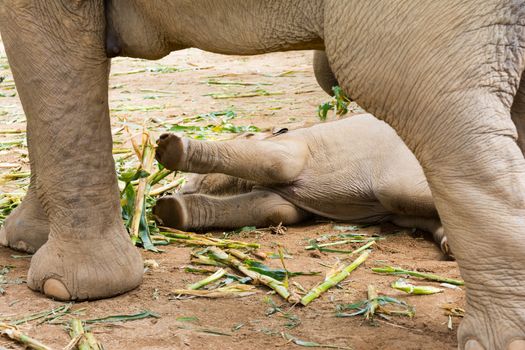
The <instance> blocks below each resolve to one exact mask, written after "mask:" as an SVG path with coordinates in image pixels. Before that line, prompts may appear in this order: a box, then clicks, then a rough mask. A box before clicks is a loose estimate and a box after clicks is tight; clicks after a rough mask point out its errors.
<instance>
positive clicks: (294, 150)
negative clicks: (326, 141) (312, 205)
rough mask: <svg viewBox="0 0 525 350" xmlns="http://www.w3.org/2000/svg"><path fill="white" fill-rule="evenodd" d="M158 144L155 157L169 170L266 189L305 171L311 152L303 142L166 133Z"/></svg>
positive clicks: (288, 181) (283, 182)
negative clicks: (201, 138) (220, 177)
mask: <svg viewBox="0 0 525 350" xmlns="http://www.w3.org/2000/svg"><path fill="white" fill-rule="evenodd" d="M157 144H158V146H157V153H156V158H157V160H158V161H159V162H160V163H161V164H163V165H164V166H165V167H166V168H168V169H171V170H181V171H186V172H192V173H198V174H209V173H222V174H226V175H230V176H235V177H239V178H242V179H245V180H249V181H254V182H256V183H257V184H259V185H266V186H270V185H275V184H287V183H290V182H292V181H293V180H294V179H295V178H296V176H297V175H299V173H300V172H301V171H302V169H303V166H304V163H305V161H306V158H307V152H308V149H307V147H306V145H305V144H304V143H303V142H301V141H300V140H293V141H291V140H279V141H276V140H275V139H272V140H246V139H233V140H229V141H222V142H213V141H199V140H193V139H187V138H181V137H179V136H177V135H174V134H164V135H162V136H161V137H160V138H159V140H158V141H157Z"/></svg>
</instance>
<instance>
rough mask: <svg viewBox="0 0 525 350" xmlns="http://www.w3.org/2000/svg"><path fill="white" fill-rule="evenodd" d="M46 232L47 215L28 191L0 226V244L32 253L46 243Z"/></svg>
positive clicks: (47, 231) (47, 230)
mask: <svg viewBox="0 0 525 350" xmlns="http://www.w3.org/2000/svg"><path fill="white" fill-rule="evenodd" d="M48 234H49V221H48V219H47V215H46V214H45V212H44V210H43V209H42V206H41V205H40V201H39V200H38V199H37V198H36V196H34V195H32V194H31V192H29V193H28V194H27V195H26V197H25V198H24V200H23V201H22V203H21V204H20V206H18V208H16V209H15V210H14V211H13V212H12V213H11V214H10V215H9V217H8V218H7V219H6V221H5V222H4V225H3V226H2V227H1V228H0V244H2V245H4V246H6V247H10V248H12V249H15V250H19V251H22V252H26V253H31V254H33V253H35V252H36V251H37V250H38V249H39V248H40V247H41V246H42V245H43V244H44V243H46V241H47V236H48Z"/></svg>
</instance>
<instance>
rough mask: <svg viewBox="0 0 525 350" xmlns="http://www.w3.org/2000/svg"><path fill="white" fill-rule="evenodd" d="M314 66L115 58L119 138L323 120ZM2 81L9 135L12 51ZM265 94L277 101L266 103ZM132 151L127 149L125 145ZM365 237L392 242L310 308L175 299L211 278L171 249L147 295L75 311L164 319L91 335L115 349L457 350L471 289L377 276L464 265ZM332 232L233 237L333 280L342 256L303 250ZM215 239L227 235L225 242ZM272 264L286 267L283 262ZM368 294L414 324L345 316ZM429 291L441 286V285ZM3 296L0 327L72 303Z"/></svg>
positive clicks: (43, 335) (15, 290) (277, 60)
mask: <svg viewBox="0 0 525 350" xmlns="http://www.w3.org/2000/svg"><path fill="white" fill-rule="evenodd" d="M311 56H312V54H311V52H288V53H277V54H269V55H262V56H256V57H236V56H229V57H227V56H221V55H215V54H209V53H204V52H202V51H199V50H193V49H192V50H185V51H181V52H178V53H174V54H172V55H170V56H168V57H166V58H164V59H162V60H159V61H144V60H133V59H122V58H118V59H115V60H113V64H112V67H113V68H112V76H111V80H110V107H111V109H112V111H111V113H112V123H113V128H114V130H118V129H119V128H120V127H121V126H122V125H123V123H125V122H126V123H127V124H128V125H131V126H132V129H134V130H138V129H140V126H141V125H142V124H143V123H146V125H147V126H148V127H149V128H151V129H153V130H155V131H156V132H158V133H160V132H162V131H163V130H166V129H167V128H169V127H170V126H171V125H172V124H174V123H180V122H183V121H184V119H185V118H190V117H192V116H195V115H198V114H206V113H210V112H220V111H225V110H232V111H234V112H235V113H236V115H237V117H236V118H234V119H232V120H230V121H229V122H231V123H232V124H235V125H255V126H257V127H259V128H261V129H263V130H264V129H266V128H270V127H272V126H274V125H280V126H286V127H290V128H294V127H299V126H302V125H305V124H308V123H312V122H316V121H317V117H316V110H317V106H318V105H319V103H321V102H324V101H326V100H328V96H327V95H326V94H325V93H324V92H323V91H322V90H321V89H320V88H319V87H318V86H317V84H316V82H315V79H314V76H313V72H312V68H311ZM0 76H4V77H5V80H4V81H3V82H2V83H0V93H1V94H2V95H1V96H3V97H0V130H4V131H5V130H11V129H18V128H20V129H24V128H25V125H24V115H23V111H22V109H21V106H20V102H19V100H18V97H17V96H12V95H13V94H14V92H15V90H14V87H13V82H12V76H11V73H10V71H9V68H8V65H7V60H6V59H5V53H3V52H2V56H1V60H0ZM210 80H212V81H216V80H219V81H222V82H223V83H224V82H225V81H230V82H231V81H237V82H242V83H243V85H231V84H230V85H228V84H226V85H224V84H223V85H217V84H209V83H208V82H209V81H210ZM257 89H262V90H264V91H261V90H258V91H256V90H257ZM253 91H256V92H255V93H254V94H256V95H257V96H254V97H244V98H223V99H217V98H213V96H211V95H209V94H217V93H220V94H231V93H235V92H239V93H247V92H253ZM265 92H268V93H270V94H269V95H268V94H267V95H266V96H260V95H261V94H263V93H265ZM215 97H220V96H215ZM222 97H224V96H222ZM116 134H117V133H116ZM24 136H25V134H23V133H22V134H1V135H0V144H1V143H2V142H7V141H13V140H14V141H17V140H22V139H23V137H24ZM226 136H228V135H226ZM211 137H212V138H213V135H211ZM218 137H222V135H220V136H218ZM116 139H117V140H121V141H126V137H125V135H122V134H118V136H116ZM377 142H381V140H377ZM125 146H126V143H123V144H122V145H118V147H125ZM116 147H117V146H116ZM25 155H26V150H25V148H24V147H23V146H20V147H13V148H9V149H5V150H2V149H1V148H0V166H1V167H0V175H1V174H5V173H9V172H11V171H13V170H22V171H24V170H27V160H26V157H25ZM10 163H11V164H10ZM13 163H16V164H19V165H20V166H21V168H18V167H15V166H14V164H13ZM25 181H26V180H25ZM319 181H322V179H319ZM16 191H20V182H7V183H5V184H3V185H0V192H16ZM362 230H363V231H365V232H368V233H377V234H380V235H381V236H383V237H384V239H383V240H381V241H379V242H378V244H377V246H376V247H375V248H374V250H373V253H372V254H371V256H370V258H369V259H368V260H367V262H366V263H365V264H364V265H362V266H361V267H359V268H358V269H357V270H356V271H354V272H353V273H352V274H351V275H350V277H349V278H348V279H347V280H346V281H345V282H344V283H341V284H340V288H334V289H332V290H330V291H329V292H327V293H326V294H324V295H323V296H322V297H321V298H319V299H318V300H316V301H314V302H313V303H312V304H310V305H309V306H308V307H300V306H295V307H292V308H290V307H289V306H288V305H285V303H284V302H283V301H282V299H280V298H279V297H278V296H275V295H271V294H269V290H268V289H266V288H264V287H258V288H257V293H256V294H255V295H252V296H248V297H245V298H239V299H215V300H208V299H196V298H194V299H173V298H170V297H169V296H170V291H172V290H173V289H177V288H184V286H186V285H187V284H188V283H189V282H194V281H197V280H200V279H202V276H200V275H193V274H189V273H186V272H184V270H183V269H181V267H183V266H185V265H187V264H188V263H189V258H190V255H189V254H190V251H191V249H190V248H184V247H177V246H166V247H163V250H164V252H162V253H152V252H143V253H142V254H143V257H144V258H145V259H154V260H156V261H157V262H158V263H159V267H158V268H153V269H149V270H148V271H147V272H146V273H145V276H144V283H143V284H142V285H141V286H140V287H139V288H137V289H135V290H133V291H131V292H129V293H127V294H125V295H121V296H118V297H115V298H111V299H107V300H99V301H91V302H81V303H76V304H74V305H73V309H75V310H78V309H82V308H85V311H84V313H83V314H81V316H80V317H81V318H82V319H89V318H96V317H104V316H108V315H117V314H131V313H136V312H139V311H141V310H151V311H154V312H156V313H157V314H158V315H159V316H160V318H149V319H143V320H137V321H132V322H126V323H110V324H95V325H93V326H92V330H93V332H94V334H95V335H96V337H97V338H98V339H99V340H100V341H101V342H102V344H103V345H104V347H105V349H179V348H180V349H186V348H188V349H216V348H220V349H253V348H257V349H270V348H300V346H298V345H295V344H292V343H290V342H287V340H285V339H284V338H283V337H282V333H283V332H284V333H289V334H291V335H293V336H295V337H297V338H299V339H301V340H307V341H313V342H317V343H320V344H323V345H332V346H340V347H346V348H348V347H351V348H353V349H370V350H371V349H381V350H385V349H388V350H395V349H414V350H415V349H427V350H433V349H440V350H441V349H456V347H457V343H456V330H457V326H458V324H459V321H460V320H459V319H458V318H452V330H450V329H449V328H448V326H447V325H448V322H449V319H448V317H447V316H445V314H444V310H443V309H442V308H441V306H442V305H444V304H447V303H452V304H455V305H457V306H459V307H463V306H464V290H462V289H448V288H445V291H444V292H443V293H440V294H435V295H430V296H409V295H406V294H404V293H403V292H399V291H396V290H394V289H392V288H391V287H390V284H391V283H392V282H393V281H395V280H396V279H397V278H398V277H395V276H385V275H378V274H374V273H373V272H372V271H371V270H370V268H371V267H374V266H383V265H393V266H400V267H404V268H408V269H417V270H419V271H426V272H433V273H436V274H440V275H443V276H446V277H451V278H459V271H458V268H457V264H456V263H455V262H453V261H447V260H445V259H444V258H443V256H442V255H441V253H440V251H439V249H438V248H437V247H436V246H435V245H434V244H433V243H432V242H431V241H430V240H428V239H427V238H425V237H424V236H423V235H422V233H420V232H412V231H411V230H403V229H399V228H396V227H394V226H390V225H384V226H382V227H368V228H364V229H362ZM330 233H336V231H335V230H334V228H333V224H332V223H327V222H311V223H309V224H307V225H302V226H297V227H291V228H289V230H288V231H287V232H286V234H284V235H274V234H271V233H269V232H263V233H258V234H241V235H237V236H234V239H241V240H245V241H250V242H258V243H260V244H262V246H263V247H262V249H261V251H263V252H276V251H277V249H278V248H277V247H278V244H280V245H282V246H283V247H284V248H285V249H286V251H287V252H288V254H289V255H291V256H292V258H290V259H287V260H286V265H287V268H288V269H289V270H292V271H308V270H315V271H321V272H323V275H324V272H325V271H327V270H328V269H329V268H328V267H326V265H327V264H333V263H334V262H335V260H336V259H337V258H344V255H343V254H335V253H322V254H320V253H311V252H309V251H306V250H305V249H304V247H305V246H306V245H307V241H308V239H312V238H315V237H317V236H319V235H321V234H330ZM217 235H218V236H221V233H218V234H217ZM17 254H18V255H19V253H17V252H15V251H12V250H10V249H7V248H0V268H2V267H4V266H12V268H11V270H10V272H9V273H7V275H6V278H7V280H8V281H11V282H16V280H17V279H22V280H23V279H24V278H25V277H26V274H27V270H28V267H29V263H30V258H28V257H22V258H20V257H16V255H17ZM13 256H15V257H16V258H15V257H13ZM267 263H268V264H269V265H272V266H275V267H278V266H280V265H279V264H280V263H279V260H278V259H275V260H269V261H268V262H267ZM321 279H322V276H299V277H294V278H293V280H294V281H298V282H299V283H300V284H301V285H303V286H304V287H305V288H307V289H309V288H311V287H313V286H314V285H315V284H316V283H317V282H318V281H320V280H321ZM412 280H413V281H416V280H415V279H412ZM417 282H419V281H417ZM369 284H373V285H374V286H376V287H377V289H378V290H379V292H380V293H382V294H386V295H389V296H392V297H395V298H398V299H400V300H403V301H405V302H407V303H409V304H411V305H413V306H415V308H416V314H415V316H414V317H413V318H406V317H391V318H389V319H388V320H387V319H383V318H380V317H378V318H376V321H375V322H374V323H373V324H371V323H370V322H368V321H365V320H364V319H363V318H362V317H352V318H336V317H335V313H336V305H338V304H348V303H352V302H355V301H358V300H362V299H365V298H366V290H367V285H369ZM424 284H427V285H436V286H437V284H436V283H431V282H428V283H424ZM2 286H3V287H4V288H5V294H3V295H0V319H2V318H5V317H8V316H23V315H27V314H30V313H34V312H38V311H44V310H50V309H52V308H53V307H56V306H59V305H61V304H62V303H60V302H56V301H52V300H49V299H47V298H45V297H43V296H42V295H40V294H38V293H34V292H32V291H30V290H29V289H28V288H27V287H26V285H25V284H24V283H21V284H16V283H13V284H6V285H2ZM268 297H269V298H271V299H272V300H273V301H274V302H275V304H277V305H279V306H281V308H282V309H283V310H284V311H287V312H289V313H290V314H292V315H295V316H296V319H295V321H294V322H292V324H290V323H291V322H290V319H289V318H285V317H283V315H282V314H279V313H277V314H273V315H268V310H269V309H271V307H270V305H269V303H268V301H267V298H268ZM20 329H21V330H23V331H24V332H26V333H28V334H29V335H31V336H33V337H35V338H37V339H40V340H41V341H42V342H44V343H45V344H48V345H49V346H51V347H53V348H57V349H59V348H62V347H64V346H65V345H66V344H67V343H68V341H69V336H68V334H67V332H66V331H65V329H64V327H63V326H61V325H50V324H41V325H39V324H38V321H32V322H28V323H27V324H23V325H21V326H20ZM3 348H6V349H19V348H20V347H18V346H17V345H16V344H15V343H14V342H12V341H11V340H8V339H6V338H0V349H3Z"/></svg>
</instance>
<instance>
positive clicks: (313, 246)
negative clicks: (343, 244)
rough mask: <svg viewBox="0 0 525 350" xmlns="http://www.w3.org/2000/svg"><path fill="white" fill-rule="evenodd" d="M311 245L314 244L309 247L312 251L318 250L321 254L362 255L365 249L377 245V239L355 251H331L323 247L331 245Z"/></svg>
mask: <svg viewBox="0 0 525 350" xmlns="http://www.w3.org/2000/svg"><path fill="white" fill-rule="evenodd" d="M358 242H362V241H358ZM311 243H312V244H311V245H309V246H308V247H312V249H317V250H319V251H320V252H325V253H340V254H348V255H354V254H357V253H361V252H362V251H363V250H365V249H368V248H370V247H371V246H372V245H374V244H375V243H376V240H375V239H374V240H369V241H368V242H367V243H366V244H365V245H363V246H361V247H359V248H357V249H355V250H342V249H331V248H326V247H323V245H327V244H329V243H325V244H317V243H315V242H311ZM308 247H307V248H308ZM312 249H309V250H312Z"/></svg>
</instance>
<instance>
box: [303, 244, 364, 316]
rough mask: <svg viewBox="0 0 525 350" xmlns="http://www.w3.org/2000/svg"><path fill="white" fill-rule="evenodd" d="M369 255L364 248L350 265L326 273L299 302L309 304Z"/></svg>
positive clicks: (341, 279)
mask: <svg viewBox="0 0 525 350" xmlns="http://www.w3.org/2000/svg"><path fill="white" fill-rule="evenodd" d="M369 255H370V251H368V250H366V251H364V252H363V253H361V255H360V256H359V257H358V258H357V259H356V260H354V262H352V263H351V264H350V265H348V266H346V267H344V268H341V269H340V270H339V271H338V272H334V273H331V274H330V275H327V276H326V278H325V280H324V282H322V283H321V284H319V285H318V286H316V287H314V288H313V289H312V290H310V291H309V292H308V294H306V295H305V296H303V297H302V298H301V304H303V305H304V306H306V305H308V304H310V303H311V302H312V301H313V300H315V299H316V298H318V297H319V296H320V295H321V294H323V293H324V292H326V291H327V290H328V289H330V288H332V287H333V286H335V285H336V284H338V283H339V282H341V281H343V280H344V279H345V278H347V277H348V276H349V275H350V273H351V272H352V271H354V270H355V269H356V268H357V267H358V266H359V265H361V264H362V263H363V262H365V260H366V259H367V258H368V256H369Z"/></svg>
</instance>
